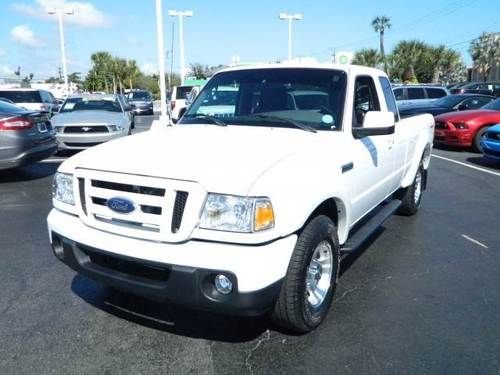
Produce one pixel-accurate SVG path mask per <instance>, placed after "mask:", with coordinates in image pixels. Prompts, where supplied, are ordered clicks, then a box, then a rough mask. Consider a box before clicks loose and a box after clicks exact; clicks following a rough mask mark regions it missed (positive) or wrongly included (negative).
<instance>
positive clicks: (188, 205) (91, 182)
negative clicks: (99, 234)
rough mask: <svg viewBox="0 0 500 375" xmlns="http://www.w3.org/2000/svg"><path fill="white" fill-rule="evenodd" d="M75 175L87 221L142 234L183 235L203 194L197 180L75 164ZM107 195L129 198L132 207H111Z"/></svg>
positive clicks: (155, 237)
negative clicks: (138, 173) (130, 172)
mask: <svg viewBox="0 0 500 375" xmlns="http://www.w3.org/2000/svg"><path fill="white" fill-rule="evenodd" d="M75 177H76V178H77V179H78V180H77V181H78V184H79V189H78V192H79V198H78V199H79V203H77V205H78V207H81V210H80V214H79V216H80V218H81V220H82V221H83V222H84V223H85V224H87V225H89V226H91V227H96V228H98V229H101V230H104V231H107V232H111V233H117V234H122V235H125V236H128V237H136V238H141V239H149V240H155V241H167V242H169V241H173V242H179V241H185V240H187V239H188V237H189V236H190V235H191V233H192V231H193V229H194V227H195V226H196V224H197V222H198V219H199V213H200V211H201V208H202V206H203V203H204V201H205V197H206V192H205V190H204V189H203V188H202V187H201V186H200V185H199V184H197V183H195V182H188V181H179V180H170V179H164V178H157V177H149V176H139V175H129V174H122V173H115V172H101V171H95V170H86V169H77V171H76V172H75ZM82 181H83V182H82ZM82 184H83V185H82ZM111 198H122V199H126V200H129V201H130V202H129V203H131V205H132V206H133V210H132V211H131V212H127V213H124V212H120V211H116V210H112V209H111V208H110V207H108V201H109V200H110V199H111Z"/></svg>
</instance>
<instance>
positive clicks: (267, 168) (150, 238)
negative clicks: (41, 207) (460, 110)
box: [47, 65, 434, 332]
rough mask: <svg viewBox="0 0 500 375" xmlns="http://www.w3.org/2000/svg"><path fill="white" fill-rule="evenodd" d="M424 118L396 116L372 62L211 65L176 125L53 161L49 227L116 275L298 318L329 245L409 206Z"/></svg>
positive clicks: (313, 319) (107, 274)
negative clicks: (56, 166) (209, 75)
mask: <svg viewBox="0 0 500 375" xmlns="http://www.w3.org/2000/svg"><path fill="white" fill-rule="evenodd" d="M228 87H232V88H234V90H232V93H233V94H234V95H233V94H232V95H227V88H228ZM219 88H223V91H224V92H225V94H224V95H219V93H218V91H219ZM308 91H309V92H310V93H311V95H310V96H308V95H307V92H308ZM297 93H300V98H298V96H297ZM433 127H434V120H433V118H432V116H430V115H419V116H415V117H410V118H406V119H404V120H402V119H400V118H399V115H398V111H397V107H396V103H395V99H394V95H393V92H392V89H391V85H390V82H389V80H388V78H387V76H386V75H385V74H384V73H383V72H382V71H380V70H377V69H371V68H366V67H360V66H335V65H311V66H304V65H301V66H294V65H265V66H255V67H243V68H232V69H228V70H224V71H221V72H219V73H217V74H216V75H215V76H214V77H213V78H212V79H211V80H210V81H209V82H208V83H207V84H206V86H205V87H204V88H203V90H202V91H201V93H200V94H199V95H198V97H197V98H196V100H195V101H194V102H193V104H192V105H191V106H190V108H189V109H188V110H187V112H186V114H185V115H184V117H183V118H182V119H181V120H180V122H179V123H178V124H177V125H175V126H168V127H167V126H165V127H164V128H160V129H158V130H151V131H149V132H145V133H141V134H138V135H134V136H131V137H126V138H123V139H119V140H115V141H112V142H109V143H107V144H103V145H99V146H96V147H93V148H91V149H88V150H86V151H83V152H81V153H79V154H77V155H75V156H73V157H71V158H69V159H68V160H66V161H65V162H64V163H62V164H61V166H60V167H59V170H58V172H57V174H56V175H55V177H54V185H53V205H54V208H53V210H52V211H51V212H50V214H49V216H48V219H47V220H48V229H49V234H50V241H51V243H52V247H53V250H54V253H55V255H56V256H57V258H59V259H60V260H61V261H63V262H64V263H66V264H67V265H69V266H70V267H71V268H73V269H74V270H76V271H78V272H80V273H81V274H83V275H86V276H88V277H90V278H93V279H96V280H98V281H101V282H103V283H104V284H107V285H110V286H112V287H114V288H118V289H121V290H125V291H127V292H130V293H133V294H138V295H142V296H145V297H148V298H151V299H156V300H160V301H168V302H170V303H172V304H180V305H187V306H190V307H192V308H198V309H207V310H212V311H216V312H221V313H227V314H237V315H256V314H263V313H270V314H271V316H272V318H273V319H274V320H275V322H277V324H280V325H282V326H284V327H287V328H288V329H291V330H294V331H297V332H307V331H310V330H312V329H314V328H315V327H317V326H318V325H319V324H320V323H321V321H322V320H323V318H324V317H325V315H326V314H327V312H328V309H329V307H330V305H331V303H332V301H333V300H334V299H335V297H334V294H335V287H336V284H337V279H338V274H339V267H340V258H341V256H342V255H343V254H347V253H350V252H352V251H354V250H355V249H356V248H357V247H358V246H359V245H360V244H361V243H362V242H363V241H364V240H366V239H367V237H368V236H369V235H370V234H371V233H372V232H373V231H374V230H375V229H376V228H377V227H378V226H380V225H381V224H382V222H383V221H384V220H385V219H386V218H388V217H389V216H390V215H391V214H392V213H394V212H395V211H399V213H401V214H404V215H412V214H414V213H416V212H417V210H418V208H419V205H420V201H421V197H422V192H423V190H424V189H425V186H426V181H427V168H428V166H429V160H430V153H431V148H432V141H433Z"/></svg>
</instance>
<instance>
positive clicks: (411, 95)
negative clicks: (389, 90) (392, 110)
mask: <svg viewBox="0 0 500 375" xmlns="http://www.w3.org/2000/svg"><path fill="white" fill-rule="evenodd" d="M407 90H408V99H409V100H411V99H425V92H424V89H423V88H421V87H408V88H407Z"/></svg>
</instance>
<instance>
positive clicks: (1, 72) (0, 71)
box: [0, 64, 14, 77]
mask: <svg viewBox="0 0 500 375" xmlns="http://www.w3.org/2000/svg"><path fill="white" fill-rule="evenodd" d="M13 75H14V70H13V69H11V68H10V66H8V65H6V64H0V77H6V76H13Z"/></svg>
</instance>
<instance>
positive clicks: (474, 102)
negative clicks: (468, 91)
mask: <svg viewBox="0 0 500 375" xmlns="http://www.w3.org/2000/svg"><path fill="white" fill-rule="evenodd" d="M489 102H491V99H489V98H470V99H467V100H464V102H463V103H462V105H463V106H465V109H477V108H480V107H482V106H483V105H485V104H487V103H489Z"/></svg>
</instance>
